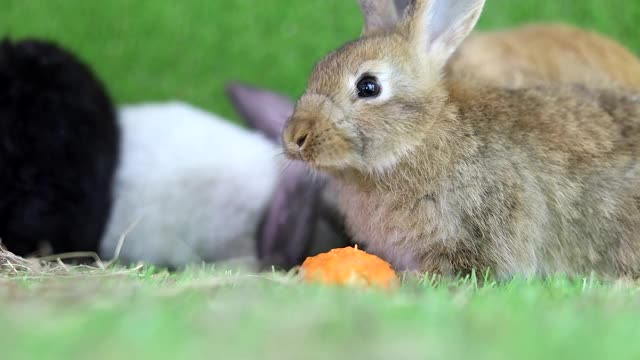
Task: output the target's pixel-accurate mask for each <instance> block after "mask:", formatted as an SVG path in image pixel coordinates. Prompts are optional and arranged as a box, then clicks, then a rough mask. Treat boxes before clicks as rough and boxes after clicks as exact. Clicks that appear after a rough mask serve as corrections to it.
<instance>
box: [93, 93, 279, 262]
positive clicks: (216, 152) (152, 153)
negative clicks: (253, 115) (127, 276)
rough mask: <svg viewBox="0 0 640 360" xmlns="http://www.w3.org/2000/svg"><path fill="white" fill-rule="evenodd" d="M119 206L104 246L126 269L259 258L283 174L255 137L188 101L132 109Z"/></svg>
mask: <svg viewBox="0 0 640 360" xmlns="http://www.w3.org/2000/svg"><path fill="white" fill-rule="evenodd" d="M119 123H120V127H121V130H122V147H121V160H120V165H119V168H118V170H117V173H116V179H115V185H114V198H115V199H114V207H113V210H112V214H111V219H110V222H109V225H108V228H107V231H106V234H105V237H104V239H103V241H102V244H101V256H102V257H103V258H106V259H110V258H112V257H113V256H114V254H115V252H116V247H117V244H118V240H119V239H120V238H121V235H123V234H124V233H125V232H126V230H127V229H128V228H130V227H131V226H132V224H134V226H133V228H132V230H131V231H130V232H129V233H128V234H127V235H126V238H125V240H124V242H123V247H122V250H121V252H120V259H122V260H125V261H140V260H143V261H147V262H150V263H154V264H159V265H169V266H182V265H186V264H189V263H197V262H201V261H221V260H229V259H233V258H240V257H250V258H251V257H254V256H255V255H254V254H255V240H254V239H255V232H256V228H257V225H258V223H259V221H260V220H261V217H262V215H263V212H264V210H265V208H266V206H267V203H268V201H269V200H270V198H271V195H272V193H273V191H274V188H275V185H276V180H277V177H278V175H279V172H280V169H281V163H280V160H279V157H278V156H277V153H278V150H279V149H278V148H277V146H276V145H275V144H272V143H271V142H270V141H269V140H267V139H266V138H264V137H263V136H262V135H259V134H257V133H255V132H251V131H248V130H245V129H243V128H241V127H239V126H236V125H234V124H232V123H229V122H228V121H226V120H224V119H221V118H219V117H216V116H214V115H212V114H209V113H207V112H205V111H202V110H199V109H197V108H195V107H193V106H190V105H188V104H185V103H181V102H168V103H149V104H142V105H134V106H124V107H123V108H121V110H120V112H119Z"/></svg>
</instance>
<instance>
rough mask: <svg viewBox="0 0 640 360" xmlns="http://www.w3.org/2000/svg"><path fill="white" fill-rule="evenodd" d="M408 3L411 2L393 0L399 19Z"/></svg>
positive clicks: (409, 0) (408, 0) (407, 0)
mask: <svg viewBox="0 0 640 360" xmlns="http://www.w3.org/2000/svg"><path fill="white" fill-rule="evenodd" d="M410 2H411V0H395V1H394V3H395V5H396V12H397V14H398V16H399V17H402V15H403V14H404V12H405V10H407V7H408V6H409V3H410Z"/></svg>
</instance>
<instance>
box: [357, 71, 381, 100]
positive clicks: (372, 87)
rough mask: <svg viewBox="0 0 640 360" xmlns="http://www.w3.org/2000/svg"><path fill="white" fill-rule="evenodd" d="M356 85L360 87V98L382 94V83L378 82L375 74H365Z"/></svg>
mask: <svg viewBox="0 0 640 360" xmlns="http://www.w3.org/2000/svg"><path fill="white" fill-rule="evenodd" d="M356 87H357V88H358V97H360V98H369V97H376V96H378V95H380V84H378V79H376V78H375V77H373V76H364V77H363V78H361V79H360V80H359V81H358V84H357V85H356Z"/></svg>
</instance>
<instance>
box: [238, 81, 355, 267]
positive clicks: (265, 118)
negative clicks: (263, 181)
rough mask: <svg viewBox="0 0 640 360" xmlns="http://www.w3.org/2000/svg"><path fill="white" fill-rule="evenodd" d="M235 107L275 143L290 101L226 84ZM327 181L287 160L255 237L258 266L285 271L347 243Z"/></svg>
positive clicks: (239, 85) (288, 115)
mask: <svg viewBox="0 0 640 360" xmlns="http://www.w3.org/2000/svg"><path fill="white" fill-rule="evenodd" d="M227 94H228V95H229V97H230V99H231V101H232V103H233V105H234V107H235V108H236V110H237V111H238V113H239V114H240V115H241V116H242V118H243V120H244V121H245V122H246V123H247V124H248V125H249V127H250V128H253V129H256V130H257V131H259V132H260V133H262V134H264V135H265V136H266V137H268V138H269V139H271V140H272V141H273V142H274V143H275V142H279V140H280V134H281V133H282V129H283V127H284V124H285V122H286V121H287V119H288V118H289V117H290V116H291V114H292V113H293V109H294V103H293V101H291V100H290V99H289V98H287V97H286V96H285V95H282V94H278V93H275V92H273V91H267V90H263V89H259V88H256V87H252V86H247V85H243V84H240V83H232V84H229V85H228V86H227ZM334 198H335V191H334V188H333V187H332V186H331V184H329V182H328V178H327V177H325V176H322V175H313V174H311V173H310V171H309V169H308V168H307V166H306V165H305V164H304V163H303V162H301V161H295V160H294V161H292V162H291V163H290V164H288V165H287V166H286V167H285V168H284V169H283V171H282V172H281V174H280V177H279V179H278V183H277V186H276V189H275V191H274V194H273V196H272V199H271V201H270V204H269V205H268V208H267V211H266V213H265V215H264V218H263V220H262V222H261V224H260V226H259V228H258V233H257V236H256V242H257V243H256V245H257V254H258V259H259V260H260V262H261V265H262V266H263V267H267V268H268V267H270V266H276V267H279V268H284V269H289V268H292V267H294V266H296V265H300V264H301V263H302V261H303V260H304V259H305V258H306V257H307V256H313V255H316V254H318V253H322V252H325V251H329V250H330V249H332V248H336V247H343V246H347V245H349V244H350V239H349V237H348V236H347V235H346V233H345V230H344V224H343V218H342V216H341V215H340V214H339V212H338V209H337V204H336V202H335V199H334Z"/></svg>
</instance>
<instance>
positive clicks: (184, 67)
mask: <svg viewBox="0 0 640 360" xmlns="http://www.w3.org/2000/svg"><path fill="white" fill-rule="evenodd" d="M543 20H562V21H568V22H571V23H575V24H579V25H582V26H585V27H588V28H592V29H596V30H599V31H601V32H603V33H606V34H608V35H610V36H613V37H614V38H616V39H618V40H620V41H622V42H623V43H624V44H625V45H627V46H628V47H630V48H631V49H632V50H633V51H635V52H636V53H638V52H640V37H638V24H640V2H639V1H638V0H488V1H487V8H486V11H485V13H484V15H483V17H482V18H481V21H480V25H479V27H480V28H481V29H491V28H500V27H505V26H510V25H514V24H519V23H523V22H527V21H543ZM361 26H362V19H361V17H360V14H359V11H358V7H357V5H356V1H355V0H315V1H313V0H227V1H224V0H182V1H175V0H171V1H170V0H102V1H91V0H2V6H1V7H0V35H8V36H10V37H12V38H22V37H26V36H37V37H44V38H48V39H52V40H55V41H57V42H59V43H61V44H62V45H65V46H67V47H68V48H70V49H72V50H73V51H75V52H76V53H77V54H79V55H80V56H81V57H82V58H83V59H85V60H86V61H87V62H89V63H90V64H91V65H92V66H93V67H94V68H95V69H96V71H97V72H98V74H99V75H100V76H101V78H102V79H103V80H104V81H105V82H106V84H107V86H108V87H109V89H110V91H111V92H112V95H113V97H114V98H115V99H116V101H118V102H119V103H123V102H137V101H149V100H165V99H182V100H186V101H189V102H191V103H193V104H195V105H198V106H201V107H204V108H206V109H208V110H211V111H214V112H217V113H219V114H221V115H223V116H226V117H229V118H231V119H234V120H237V119H238V117H237V115H236V114H235V113H234V112H233V110H232V108H231V106H230V104H229V103H228V101H227V99H226V97H225V95H224V85H225V84H226V83H227V81H229V80H242V81H245V82H249V83H252V84H256V85H260V86H265V87H269V88H272V89H275V90H279V91H282V92H284V93H287V94H289V95H291V96H296V95H298V94H300V93H301V92H302V90H303V89H304V86H305V83H306V79H307V76H308V73H309V71H310V70H311V68H312V66H313V64H314V63H315V61H317V60H318V59H319V58H320V57H321V56H322V55H323V54H325V53H326V52H327V51H329V50H331V49H333V48H335V47H337V46H338V45H340V44H341V43H342V42H343V41H345V40H348V39H352V38H355V37H357V36H358V35H359V33H360V29H361Z"/></svg>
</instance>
